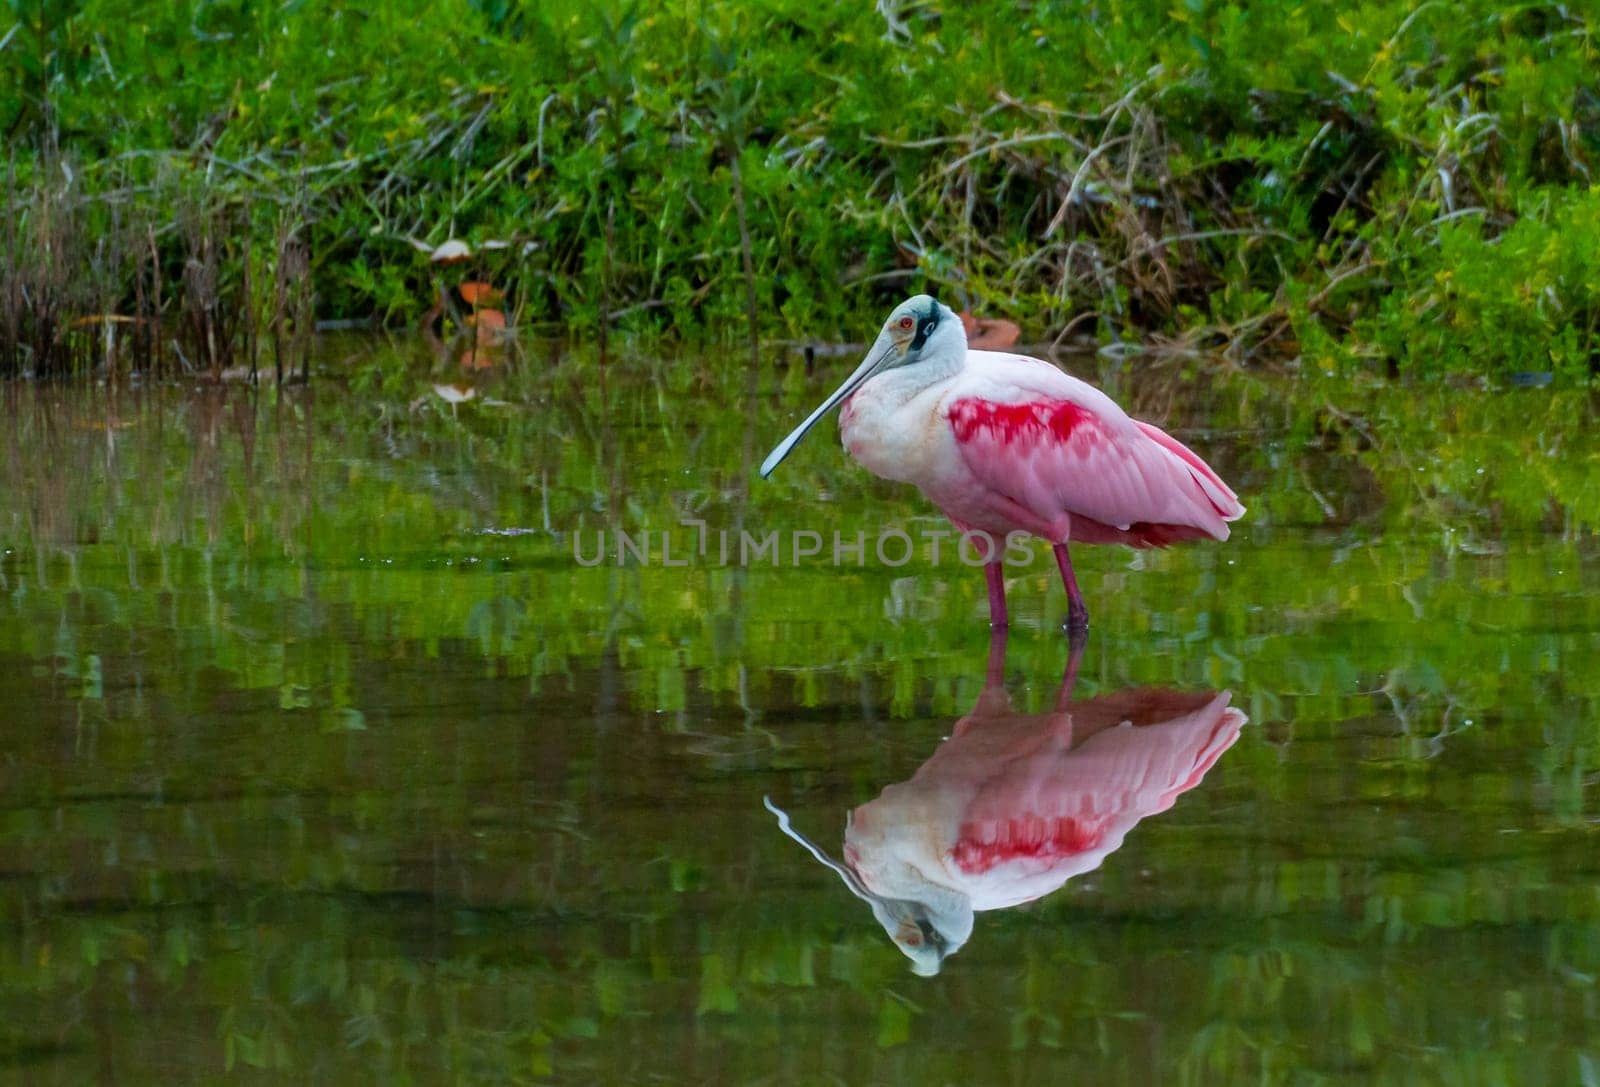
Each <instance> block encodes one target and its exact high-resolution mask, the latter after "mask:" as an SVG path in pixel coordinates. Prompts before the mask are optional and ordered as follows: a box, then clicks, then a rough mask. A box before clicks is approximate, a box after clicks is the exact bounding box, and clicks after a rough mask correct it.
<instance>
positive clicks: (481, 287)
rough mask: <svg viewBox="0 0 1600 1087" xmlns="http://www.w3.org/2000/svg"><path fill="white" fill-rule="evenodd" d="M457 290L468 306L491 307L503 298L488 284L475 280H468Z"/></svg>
mask: <svg viewBox="0 0 1600 1087" xmlns="http://www.w3.org/2000/svg"><path fill="white" fill-rule="evenodd" d="M457 289H458V290H459V291H460V292H461V298H462V300H463V301H465V302H466V304H467V305H469V306H492V305H494V304H495V303H496V302H498V301H500V300H501V299H502V298H504V297H505V295H503V294H501V293H500V292H499V291H497V290H495V288H494V287H493V286H491V285H490V284H488V283H483V282H480V281H479V280H475V279H473V280H468V281H467V282H465V283H463V284H461V286H460V287H459V288H457Z"/></svg>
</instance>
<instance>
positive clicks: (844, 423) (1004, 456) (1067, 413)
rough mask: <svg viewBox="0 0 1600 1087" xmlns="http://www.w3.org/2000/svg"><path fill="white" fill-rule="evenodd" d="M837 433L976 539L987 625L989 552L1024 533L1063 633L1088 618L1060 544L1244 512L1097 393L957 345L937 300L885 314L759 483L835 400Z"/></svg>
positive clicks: (1217, 484) (1144, 541) (1000, 599)
mask: <svg viewBox="0 0 1600 1087" xmlns="http://www.w3.org/2000/svg"><path fill="white" fill-rule="evenodd" d="M841 402H842V403H844V410H843V411H842V412H840V415H839V433H840V435H841V436H842V437H843V439H844V447H845V449H846V450H848V451H849V453H850V455H851V456H852V457H854V458H855V459H856V460H857V461H859V462H860V463H861V464H862V465H863V466H864V467H865V468H866V469H867V470H868V471H870V472H872V473H873V474H874V475H878V476H882V477H883V478H884V479H893V480H898V481H901V482H904V483H914V484H916V486H917V487H918V488H919V489H920V490H921V491H922V493H923V494H924V495H926V496H927V497H928V498H929V500H931V501H932V502H933V503H934V505H936V506H938V507H939V508H940V509H941V510H943V511H944V514H945V516H947V517H949V518H950V520H951V521H952V522H954V524H955V526H956V527H957V528H958V529H960V530H961V531H962V532H968V533H984V534H986V535H987V536H988V538H989V547H988V550H987V552H986V554H987V560H988V561H987V562H986V564H985V566H984V574H985V576H986V577H987V578H988V583H989V622H990V624H991V625H992V626H994V627H996V628H1000V627H1004V626H1005V625H1006V622H1007V619H1006V595H1005V581H1004V579H1003V576H1002V570H1001V552H1002V551H1003V550H1004V547H1003V541H1004V538H1005V537H1006V535H1007V534H1009V533H1012V532H1024V533H1029V534H1031V535H1034V536H1039V537H1042V538H1044V539H1046V540H1048V541H1050V543H1051V544H1052V545H1053V546H1054V548H1055V555H1056V563H1057V565H1058V566H1059V567H1060V570H1061V581H1062V584H1063V585H1065V586H1066V590H1067V602H1068V612H1067V625H1068V627H1069V628H1070V629H1072V630H1075V631H1082V630H1085V629H1087V628H1088V625H1089V612H1088V609H1087V608H1086V607H1085V606H1084V603H1083V595H1082V594H1081V593H1080V592H1079V591H1078V581H1077V578H1076V576H1075V575H1074V574H1073V571H1072V559H1071V557H1070V556H1069V555H1068V553H1067V544H1068V543H1069V542H1072V541H1077V542H1079V543H1121V544H1128V545H1129V546H1131V547H1166V546H1167V545H1168V544H1174V543H1178V542H1179V541H1181V540H1196V539H1201V538H1205V537H1211V538H1213V539H1218V540H1226V539H1227V538H1228V522H1229V521H1233V520H1236V519H1238V518H1239V517H1240V516H1242V515H1243V514H1244V507H1243V506H1241V505H1240V504H1239V499H1238V498H1237V496H1235V495H1234V493H1233V491H1231V490H1230V489H1229V488H1228V485H1227V484H1226V483H1224V482H1222V479H1221V478H1220V477H1219V476H1218V475H1217V473H1216V472H1214V471H1212V470H1211V468H1210V466H1209V465H1207V464H1206V462H1205V461H1203V460H1201V459H1200V458H1199V457H1198V456H1197V455H1196V454H1195V453H1194V452H1193V451H1192V450H1190V449H1189V448H1188V447H1187V446H1185V445H1184V444H1183V443H1182V442H1180V441H1178V440H1177V439H1176V438H1174V437H1172V436H1171V435H1169V434H1167V433H1166V432H1165V431H1163V430H1161V429H1160V428H1159V427H1155V426H1152V425H1150V424H1149V423H1141V422H1139V421H1138V420H1136V419H1130V418H1129V417H1128V415H1127V414H1126V413H1125V412H1124V411H1123V410H1122V409H1121V408H1120V407H1118V406H1117V405H1116V403H1115V402H1114V401H1112V399H1111V398H1110V397H1108V396H1107V395H1106V394H1105V393H1103V392H1101V391H1100V390H1099V389H1096V388H1095V387H1094V386H1092V385H1089V384H1087V383H1085V382H1082V381H1079V380H1078V379H1077V378H1075V377H1069V376H1068V375H1067V374H1065V373H1063V372H1062V371H1060V370H1058V369H1057V368H1056V367H1055V366H1053V365H1051V364H1050V363H1048V362H1045V361H1044V360H1042V359H1035V358H1029V357H1028V356H1026V355H1012V354H1006V353H1003V352H998V351H974V350H969V347H968V343H967V334H966V332H965V330H964V329H963V328H962V326H961V321H960V319H959V318H957V316H956V315H955V313H954V312H952V311H951V309H950V308H949V307H948V306H944V305H941V304H940V303H939V302H937V301H935V300H934V299H932V298H930V297H929V296H927V295H925V294H923V295H917V296H916V297H915V298H912V299H909V300H907V301H905V302H902V303H901V304H900V305H899V306H897V307H895V310H894V312H893V313H891V314H890V315H889V319H888V321H886V322H885V323H884V326H883V331H882V332H880V333H879V334H878V339H877V341H876V342H875V343H874V344H873V345H872V347H871V348H870V349H869V350H868V351H867V357H866V359H865V360H863V361H862V363H861V365H860V366H858V367H856V371H855V373H853V374H851V375H850V376H849V377H848V378H846V379H845V382H844V384H843V385H840V386H839V388H838V389H837V390H836V391H835V392H834V393H833V395H832V396H830V397H828V399H826V400H824V401H823V402H822V404H821V406H819V407H818V408H817V410H815V411H813V412H812V413H811V414H810V415H808V416H807V417H806V419H805V421H804V422H802V423H801V424H800V425H799V426H797V427H795V428H794V430H793V432H791V433H790V434H789V436H788V437H786V438H784V439H783V441H781V442H779V443H778V447H777V448H776V449H774V450H773V451H772V452H771V453H770V454H768V456H767V459H766V460H765V461H764V462H762V465H761V475H762V477H763V478H765V477H767V476H770V475H771V474H772V470H773V469H774V468H776V467H777V466H778V464H779V462H781V461H782V460H783V459H784V458H785V457H787V456H788V455H789V452H790V451H791V450H792V449H793V448H794V447H795V444H796V443H797V442H799V441H800V439H801V438H803V437H805V435H806V432H807V431H808V430H810V429H811V428H812V427H813V426H814V425H816V422H817V420H819V419H821V418H822V417H823V416H824V415H826V414H827V413H828V412H829V411H831V410H832V409H833V408H834V406H835V405H837V404H839V403H841Z"/></svg>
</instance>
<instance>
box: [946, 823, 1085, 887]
mask: <svg viewBox="0 0 1600 1087" xmlns="http://www.w3.org/2000/svg"><path fill="white" fill-rule="evenodd" d="M1107 822H1109V820H1107V819H1105V818H1102V817H1096V816H1092V815H1091V816H1073V815H1057V816H1048V817H1047V816H1042V815H1024V816H1021V817H1019V818H1016V819H1008V820H1006V821H1005V822H1003V823H989V822H983V823H963V824H962V825H961V837H960V838H959V839H958V840H957V841H956V844H955V848H954V849H952V850H951V856H952V857H953V859H954V860H955V862H956V865H957V867H959V868H960V869H961V870H962V871H963V872H965V873H966V874H967V875H969V876H976V875H982V874H983V873H984V872H987V871H989V869H991V868H993V867H995V866H996V865H1000V864H1005V863H1006V862H1007V861H1015V860H1037V861H1055V860H1061V859H1063V858H1066V857H1075V856H1077V855H1078V854H1080V853H1087V852H1088V851H1089V850H1091V849H1093V848H1095V847H1096V846H1098V845H1099V844H1100V842H1101V840H1102V839H1104V838H1105V835H1106V824H1107Z"/></svg>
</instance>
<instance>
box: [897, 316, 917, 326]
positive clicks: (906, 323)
mask: <svg viewBox="0 0 1600 1087" xmlns="http://www.w3.org/2000/svg"><path fill="white" fill-rule="evenodd" d="M916 323H917V322H915V321H913V320H912V319H911V318H909V317H902V318H900V327H901V328H910V327H911V326H912V325H914V324H916Z"/></svg>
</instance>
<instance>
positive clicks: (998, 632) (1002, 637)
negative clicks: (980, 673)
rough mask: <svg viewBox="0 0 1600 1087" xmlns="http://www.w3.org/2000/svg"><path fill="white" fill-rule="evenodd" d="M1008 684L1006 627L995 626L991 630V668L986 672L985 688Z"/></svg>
mask: <svg viewBox="0 0 1600 1087" xmlns="http://www.w3.org/2000/svg"><path fill="white" fill-rule="evenodd" d="M1005 685H1006V628H1005V627H995V628H994V629H993V630H992V631H990V632H989V668H988V670H987V671H986V672H985V673H984V677H983V689H984V690H986V691H987V690H989V689H990V688H993V687H1001V688H1003V687H1005Z"/></svg>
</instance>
